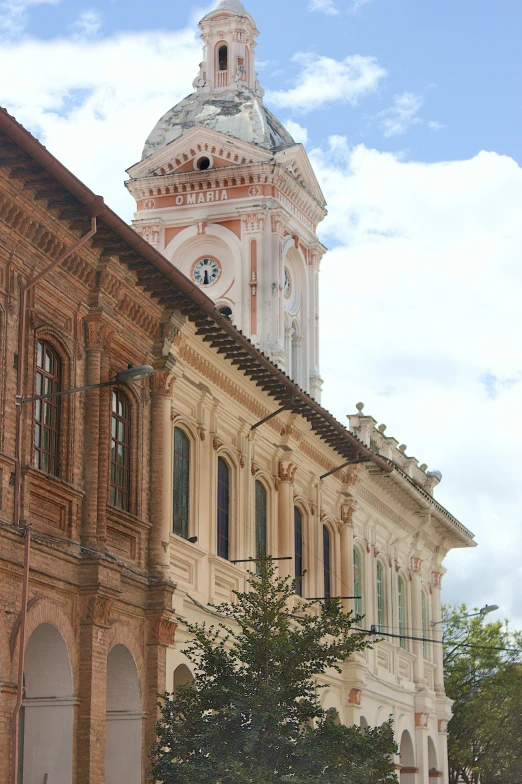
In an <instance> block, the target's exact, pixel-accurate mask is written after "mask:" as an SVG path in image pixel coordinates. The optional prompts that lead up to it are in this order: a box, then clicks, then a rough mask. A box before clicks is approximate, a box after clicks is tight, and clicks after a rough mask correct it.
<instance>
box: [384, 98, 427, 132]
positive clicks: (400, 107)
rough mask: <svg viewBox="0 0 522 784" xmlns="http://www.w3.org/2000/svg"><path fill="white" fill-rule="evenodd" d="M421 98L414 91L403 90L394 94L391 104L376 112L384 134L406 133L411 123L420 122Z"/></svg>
mask: <svg viewBox="0 0 522 784" xmlns="http://www.w3.org/2000/svg"><path fill="white" fill-rule="evenodd" d="M422 104H423V99H422V97H421V96H420V95H415V93H409V92H405V93H402V94H401V95H396V96H395V100H394V103H393V106H390V107H389V108H388V109H384V110H383V111H382V112H379V113H378V114H377V118H378V120H379V122H380V125H381V127H382V129H383V132H384V135H385V136H399V135H400V134H403V133H406V131H407V130H408V129H409V128H411V126H412V125H418V124H419V123H420V122H422V120H421V118H420V117H419V116H418V113H419V111H420V109H421V107H422Z"/></svg>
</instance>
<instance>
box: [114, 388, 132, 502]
mask: <svg viewBox="0 0 522 784" xmlns="http://www.w3.org/2000/svg"><path fill="white" fill-rule="evenodd" d="M115 401H116V403H118V402H121V403H122V404H123V406H122V408H123V412H124V413H125V414H126V416H124V415H123V414H120V413H119V411H118V410H117V411H115V408H114V405H115ZM110 402H111V418H110V421H111V433H110V465H109V468H110V472H109V504H110V505H111V506H113V507H114V508H115V509H120V510H121V511H122V512H130V511H131V504H132V498H131V459H132V406H131V402H130V400H129V398H128V397H127V395H125V394H124V393H123V392H122V391H121V390H120V389H113V390H112V393H111V396H110ZM115 423H116V427H114V424H115ZM120 425H122V429H121V430H120ZM121 433H123V440H122V439H121V438H120V434H121ZM115 447H116V448H115ZM119 447H121V453H122V456H123V463H119V462H118V461H116V460H115V459H114V457H115V455H116V454H117V453H118V452H119V451H120V450H119ZM120 469H121V471H122V477H123V481H122V482H119V481H117V474H118V471H119V470H120Z"/></svg>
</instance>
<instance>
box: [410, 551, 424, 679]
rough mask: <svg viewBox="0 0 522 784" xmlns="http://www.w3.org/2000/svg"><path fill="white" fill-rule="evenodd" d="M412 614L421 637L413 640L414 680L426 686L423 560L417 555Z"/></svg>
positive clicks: (412, 588)
mask: <svg viewBox="0 0 522 784" xmlns="http://www.w3.org/2000/svg"><path fill="white" fill-rule="evenodd" d="M411 564H412V569H411V573H410V575H411V614H412V628H413V629H415V632H414V634H413V635H412V636H413V637H418V638H419V639H416V640H413V653H414V655H415V659H414V662H413V681H414V683H415V684H416V686H417V687H422V688H424V651H423V643H422V641H421V640H420V638H421V637H422V632H421V631H420V630H421V629H422V588H421V566H422V560H421V559H420V558H418V557H417V556H413V558H412V559H411Z"/></svg>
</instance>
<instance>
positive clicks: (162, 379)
mask: <svg viewBox="0 0 522 784" xmlns="http://www.w3.org/2000/svg"><path fill="white" fill-rule="evenodd" d="M175 380H176V379H175V378H174V376H172V375H171V373H169V371H168V370H156V372H155V373H154V375H153V376H151V377H150V378H149V384H150V391H151V394H152V395H163V396H164V397H169V395H171V394H172V388H173V387H174V382H175Z"/></svg>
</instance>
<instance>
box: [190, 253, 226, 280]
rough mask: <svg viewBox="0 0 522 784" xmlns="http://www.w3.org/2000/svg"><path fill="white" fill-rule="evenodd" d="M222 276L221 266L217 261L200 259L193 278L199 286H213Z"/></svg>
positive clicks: (195, 266)
mask: <svg viewBox="0 0 522 784" xmlns="http://www.w3.org/2000/svg"><path fill="white" fill-rule="evenodd" d="M220 275H221V266H220V264H219V263H218V262H217V261H216V260H215V259H200V260H199V261H197V262H196V264H195V265H194V268H193V270H192V277H193V279H194V281H195V282H196V283H197V284H198V286H211V285H212V284H213V283H215V282H216V281H217V280H218V278H219V276H220Z"/></svg>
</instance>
